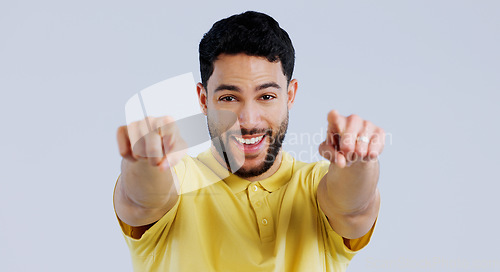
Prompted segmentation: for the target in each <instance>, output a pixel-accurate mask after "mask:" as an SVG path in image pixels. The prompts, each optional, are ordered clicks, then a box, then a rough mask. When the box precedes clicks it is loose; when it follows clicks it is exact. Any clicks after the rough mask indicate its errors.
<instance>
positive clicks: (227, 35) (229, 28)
mask: <svg viewBox="0 0 500 272" xmlns="http://www.w3.org/2000/svg"><path fill="white" fill-rule="evenodd" d="M199 53H200V72H201V83H202V84H203V86H204V87H205V89H207V82H208V79H209V78H210V76H211V75H212V73H213V71H214V62H215V61H216V60H217V57H218V56H219V55H220V54H230V55H234V54H238V53H245V54H247V55H249V56H259V57H266V58H267V60H269V61H270V62H277V61H281V66H282V69H283V74H284V75H285V76H286V78H287V83H290V80H291V78H292V73H293V67H294V63H295V49H294V48H293V45H292V41H291V40H290V37H289V36H288V33H286V31H285V30H283V29H282V28H281V27H280V26H279V24H278V22H276V20H274V19H273V18H272V17H270V16H269V15H266V14H264V13H260V12H255V11H247V12H245V13H241V14H237V15H233V16H231V17H228V18H225V19H222V20H220V21H218V22H216V23H215V24H214V25H213V26H212V28H211V29H210V30H209V31H208V32H207V33H205V35H203V38H202V39H201V41H200V46H199Z"/></svg>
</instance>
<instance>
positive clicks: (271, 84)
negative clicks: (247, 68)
mask: <svg viewBox="0 0 500 272" xmlns="http://www.w3.org/2000/svg"><path fill="white" fill-rule="evenodd" d="M267 88H276V89H278V90H279V89H281V87H280V85H278V83H276V82H267V83H264V84H261V85H259V86H257V88H255V91H260V90H264V89H267ZM222 90H226V91H234V92H241V89H240V88H239V87H238V86H235V85H228V84H221V85H219V86H217V88H215V90H214V93H216V92H218V91H222Z"/></svg>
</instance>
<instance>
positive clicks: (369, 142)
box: [319, 110, 385, 168]
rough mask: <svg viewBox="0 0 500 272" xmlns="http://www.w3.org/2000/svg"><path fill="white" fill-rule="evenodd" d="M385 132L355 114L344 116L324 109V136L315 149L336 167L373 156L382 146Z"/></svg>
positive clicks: (378, 153) (370, 159)
mask: <svg viewBox="0 0 500 272" xmlns="http://www.w3.org/2000/svg"><path fill="white" fill-rule="evenodd" d="M384 143H385V132H384V130H383V129H382V128H380V127H377V126H375V125H374V124H373V123H371V122H370V121H366V120H363V119H361V117H359V116H357V115H354V114H353V115H350V116H348V117H344V116H342V115H340V114H339V113H338V112H337V111H336V110H332V111H330V112H329V113H328V131H327V135H326V140H325V141H324V142H323V143H321V144H320V146H319V153H320V154H321V156H323V157H325V158H326V159H327V160H330V162H332V163H335V164H336V165H337V166H339V167H340V168H344V167H345V166H346V165H349V164H350V163H353V162H356V161H365V162H366V161H374V160H377V158H378V156H379V155H380V153H382V150H383V149H384Z"/></svg>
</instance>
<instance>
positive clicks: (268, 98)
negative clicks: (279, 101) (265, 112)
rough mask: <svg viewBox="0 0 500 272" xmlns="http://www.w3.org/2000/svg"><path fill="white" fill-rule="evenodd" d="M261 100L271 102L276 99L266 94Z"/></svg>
mask: <svg viewBox="0 0 500 272" xmlns="http://www.w3.org/2000/svg"><path fill="white" fill-rule="evenodd" d="M261 98H262V100H271V99H274V98H275V97H274V96H272V95H270V94H265V95H263V96H262V97H261Z"/></svg>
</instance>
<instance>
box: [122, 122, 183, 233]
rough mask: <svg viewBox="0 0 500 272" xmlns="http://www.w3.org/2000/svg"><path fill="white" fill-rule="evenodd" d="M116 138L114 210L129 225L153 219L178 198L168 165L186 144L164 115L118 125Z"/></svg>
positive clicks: (155, 219) (174, 178)
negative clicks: (118, 158) (117, 175)
mask: <svg viewBox="0 0 500 272" xmlns="http://www.w3.org/2000/svg"><path fill="white" fill-rule="evenodd" d="M117 140H118V148H119V150H120V154H121V156H122V157H123V159H122V168H121V170H122V171H121V175H120V178H119V179H118V182H117V184H116V189H115V194H114V206H115V210H116V214H117V215H118V217H119V218H120V219H121V220H122V221H123V222H125V223H127V224H128V225H130V226H145V225H149V224H151V223H154V222H156V221H158V220H159V219H160V218H161V217H162V216H163V215H164V214H165V213H166V212H168V211H169V210H170V209H171V208H172V207H173V206H174V205H175V203H176V202H177V199H178V198H179V195H178V190H179V189H178V188H177V187H178V186H179V185H178V184H176V183H178V181H177V176H176V174H175V172H174V171H170V167H173V166H175V165H176V164H177V163H179V162H180V161H181V159H182V157H183V156H184V155H185V154H186V153H187V144H186V142H185V141H184V140H183V139H182V137H181V135H180V132H179V129H178V127H177V126H176V124H175V122H174V119H173V118H171V117H168V116H165V117H147V118H145V119H143V120H141V121H137V122H133V123H130V124H129V125H128V126H121V127H119V128H118V132H117ZM165 170H167V171H165Z"/></svg>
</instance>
